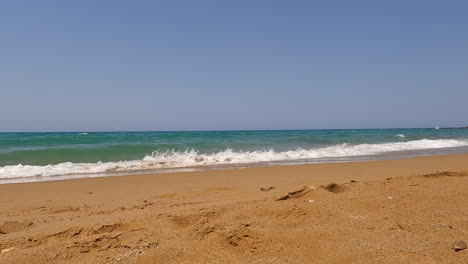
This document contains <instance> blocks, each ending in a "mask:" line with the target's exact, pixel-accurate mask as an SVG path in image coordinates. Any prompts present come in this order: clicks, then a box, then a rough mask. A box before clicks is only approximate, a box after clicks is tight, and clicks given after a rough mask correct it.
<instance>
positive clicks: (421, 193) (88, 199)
mask: <svg viewBox="0 0 468 264" xmlns="http://www.w3.org/2000/svg"><path fill="white" fill-rule="evenodd" d="M459 240H464V241H465V242H468V154H458V155H445V156H432V157H418V158H412V159H401V160H386V161H369V162H353V163H339V164H312V165H299V166H281V167H263V168H248V169H235V170H219V171H216V170H213V171H204V172H184V173H169V174H154V175H136V176H121V177H106V178H93V179H77V180H65V181H52V182H39V183H21V184H4V185H0V250H1V251H2V253H1V254H0V263H65V262H66V263H468V250H460V251H458V252H456V251H455V250H453V248H452V243H454V242H456V241H459Z"/></svg>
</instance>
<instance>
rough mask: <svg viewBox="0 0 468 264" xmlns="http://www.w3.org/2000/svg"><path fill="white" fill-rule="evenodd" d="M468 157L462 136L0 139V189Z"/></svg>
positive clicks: (467, 139) (317, 133) (442, 132)
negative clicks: (218, 171)
mask: <svg viewBox="0 0 468 264" xmlns="http://www.w3.org/2000/svg"><path fill="white" fill-rule="evenodd" d="M446 153H468V129H433V128H431V129H354V130H281V131H203V132H195V131H193V132H88V133H86V132H74V133H72V132H67V133H0V183H9V182H28V181H43V180H54V179H63V178H79V177H96V176H106V175H107V176H108V175H121V174H136V173H146V172H151V173H153V172H167V171H182V170H183V171H186V170H201V169H223V168H232V167H249V166H268V165H275V164H302V163H321V162H343V161H355V160H375V159H389V158H398V157H409V156H418V155H435V154H446Z"/></svg>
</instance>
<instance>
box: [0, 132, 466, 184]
mask: <svg viewBox="0 0 468 264" xmlns="http://www.w3.org/2000/svg"><path fill="white" fill-rule="evenodd" d="M462 146H468V140H455V139H439V140H429V139H422V140H415V141H408V142H394V143H381V144H359V145H350V144H346V143H344V144H340V145H334V146H329V147H323V148H317V149H301V148H299V149H295V150H288V151H282V152H277V151H274V150H272V149H270V150H256V151H237V152H236V151H233V150H231V149H226V150H225V151H222V152H217V153H213V154H201V153H198V152H197V151H196V150H194V149H191V150H186V151H182V152H178V151H174V150H171V151H164V152H158V151H155V152H153V153H152V154H151V155H149V156H146V157H144V158H143V159H142V160H132V161H118V162H97V163H72V162H65V163H60V164H56V165H47V166H33V165H22V164H19V165H10V166H4V167H0V179H14V178H27V177H38V176H40V177H47V176H61V175H71V174H96V173H106V172H107V173H110V172H125V171H137V170H152V169H161V168H183V167H196V166H206V165H216V164H248V163H257V162H274V161H294V160H308V159H321V158H341V157H353V156H370V155H376V154H382V153H387V152H395V151H408V150H421V149H438V148H451V147H462Z"/></svg>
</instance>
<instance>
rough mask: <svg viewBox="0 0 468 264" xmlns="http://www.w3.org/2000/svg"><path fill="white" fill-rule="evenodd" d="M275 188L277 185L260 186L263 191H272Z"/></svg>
mask: <svg viewBox="0 0 468 264" xmlns="http://www.w3.org/2000/svg"><path fill="white" fill-rule="evenodd" d="M275 188H276V187H273V186H270V187H268V188H263V187H262V188H260V191H262V192H268V191H271V190H273V189H275Z"/></svg>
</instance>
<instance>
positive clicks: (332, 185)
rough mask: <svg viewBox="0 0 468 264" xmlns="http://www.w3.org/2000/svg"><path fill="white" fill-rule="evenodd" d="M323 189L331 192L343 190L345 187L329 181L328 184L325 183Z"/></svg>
mask: <svg viewBox="0 0 468 264" xmlns="http://www.w3.org/2000/svg"><path fill="white" fill-rule="evenodd" d="M323 188H324V189H325V190H327V191H329V192H332V193H340V192H344V190H345V187H343V186H341V185H339V184H336V183H330V184H328V185H326V186H325V187H323Z"/></svg>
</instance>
